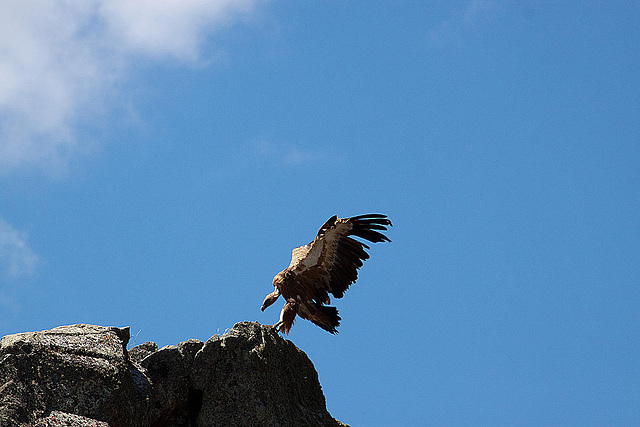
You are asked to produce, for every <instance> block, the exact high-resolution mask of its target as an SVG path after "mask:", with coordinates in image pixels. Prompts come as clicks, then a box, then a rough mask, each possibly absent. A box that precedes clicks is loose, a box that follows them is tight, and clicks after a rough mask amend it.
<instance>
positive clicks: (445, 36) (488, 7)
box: [429, 0, 500, 47]
mask: <svg viewBox="0 0 640 427" xmlns="http://www.w3.org/2000/svg"><path fill="white" fill-rule="evenodd" d="M499 10H500V7H499V6H498V4H497V3H496V2H495V1H492V0H470V1H469V2H467V3H466V4H465V5H464V7H462V8H460V9H457V10H455V11H454V12H452V13H451V15H450V17H449V18H447V19H446V20H444V21H442V22H441V23H440V24H439V25H436V26H434V27H433V28H431V29H430V30H429V43H430V44H432V45H435V46H438V47H442V46H443V45H446V44H449V43H460V42H461V41H462V40H463V39H464V36H465V33H467V32H468V31H469V30H471V29H475V28H477V27H478V25H479V24H480V23H482V22H484V21H485V20H486V19H487V18H489V17H490V16H491V15H493V14H495V13H496V12H498V11H499Z"/></svg>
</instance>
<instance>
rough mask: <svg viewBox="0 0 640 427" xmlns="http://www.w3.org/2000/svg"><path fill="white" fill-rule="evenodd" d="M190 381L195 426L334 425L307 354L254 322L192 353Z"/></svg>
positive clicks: (231, 331) (237, 328)
mask: <svg viewBox="0 0 640 427" xmlns="http://www.w3.org/2000/svg"><path fill="white" fill-rule="evenodd" d="M191 380H192V384H193V387H194V389H195V390H197V391H200V392H201V393H202V408H201V409H200V411H199V415H198V419H197V421H198V423H197V425H202V426H232V425H238V426H239V425H247V426H283V425H291V426H329V425H339V424H338V423H337V422H336V421H335V420H334V419H333V418H332V417H331V415H330V414H329V412H327V409H326V403H325V399H324V394H323V393H322V388H321V387H320V382H319V381H318V373H317V372H316V370H315V368H314V367H313V364H312V363H311V360H309V358H308V357H307V355H306V354H305V353H304V352H303V351H302V350H300V349H299V348H298V347H296V346H295V345H294V344H293V343H292V342H291V341H287V340H285V339H283V338H282V337H280V336H279V335H278V334H277V333H276V332H275V331H274V329H273V328H271V327H263V326H260V325H259V324H258V323H255V322H243V323H237V324H236V325H235V326H234V327H233V329H231V330H230V331H229V332H228V333H227V334H225V335H223V336H222V337H218V336H217V335H214V336H213V337H212V338H210V339H209V340H208V341H207V342H206V343H205V344H204V346H203V347H202V349H201V350H200V351H199V352H198V353H197V354H196V357H195V360H194V363H193V369H192V373H191Z"/></svg>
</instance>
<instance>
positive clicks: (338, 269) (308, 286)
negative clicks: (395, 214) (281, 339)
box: [260, 214, 393, 335]
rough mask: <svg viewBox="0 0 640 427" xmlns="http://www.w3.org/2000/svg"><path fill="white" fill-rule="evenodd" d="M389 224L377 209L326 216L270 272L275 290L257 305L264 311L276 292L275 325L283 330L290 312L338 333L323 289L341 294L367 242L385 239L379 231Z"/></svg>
mask: <svg viewBox="0 0 640 427" xmlns="http://www.w3.org/2000/svg"><path fill="white" fill-rule="evenodd" d="M388 226H389V227H392V226H393V224H391V221H390V220H389V219H388V218H387V216H386V215H383V214H365V215H358V216H353V217H350V218H338V216H337V215H334V216H332V217H331V218H329V219H328V220H327V222H325V223H324V225H323V226H322V227H320V230H319V231H318V234H317V235H316V237H315V239H314V240H313V241H312V242H311V243H309V244H308V245H305V246H300V247H297V248H295V249H294V250H293V251H292V252H291V263H290V264H289V267H287V268H285V269H284V270H282V271H281V272H280V273H278V274H276V276H275V277H274V278H273V286H274V288H275V290H274V291H273V292H271V293H270V294H269V295H267V296H266V297H265V299H264V302H263V303H262V307H261V308H260V310H262V311H264V310H265V309H266V308H267V307H269V306H270V305H272V304H273V303H274V302H276V300H277V299H278V298H279V297H280V296H282V297H283V298H284V300H285V304H284V307H282V311H281V312H280V320H279V321H278V322H277V323H276V324H275V325H273V327H274V328H275V329H276V331H278V332H280V333H285V334H287V335H288V334H289V331H290V330H291V327H292V326H293V322H294V320H295V318H296V315H298V316H300V317H302V318H303V319H306V320H309V321H311V322H313V323H315V324H316V325H318V326H319V327H321V328H322V329H324V330H325V331H327V332H330V333H332V334H336V333H338V330H337V327H338V326H340V320H341V318H340V316H338V309H337V308H335V307H332V306H329V305H327V304H330V303H331V299H330V296H329V295H332V296H333V297H335V298H342V297H343V296H344V293H345V291H346V290H347V289H348V288H349V286H351V285H352V284H354V283H355V281H356V280H357V278H358V269H359V268H360V267H362V265H363V262H364V261H365V260H367V259H369V254H368V253H367V252H366V250H368V249H370V248H369V246H368V245H367V244H365V243H364V242H362V241H360V240H357V239H355V238H353V237H351V236H354V237H358V238H360V239H362V240H365V241H369V242H371V243H379V242H391V240H390V239H389V238H388V237H387V236H385V235H384V234H382V233H381V231H387V227H388Z"/></svg>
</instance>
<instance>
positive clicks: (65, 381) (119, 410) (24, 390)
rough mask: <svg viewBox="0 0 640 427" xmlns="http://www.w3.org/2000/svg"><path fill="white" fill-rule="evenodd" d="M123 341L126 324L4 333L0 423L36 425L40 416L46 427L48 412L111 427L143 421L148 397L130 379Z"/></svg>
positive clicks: (0, 359) (0, 355) (132, 368)
mask: <svg viewBox="0 0 640 427" xmlns="http://www.w3.org/2000/svg"><path fill="white" fill-rule="evenodd" d="M128 341H129V329H128V328H108V327H103V326H93V325H74V326H61V327H59V328H54V329H52V330H50V331H42V332H28V333H22V334H15V335H8V336H6V337H4V338H3V339H2V341H1V342H0V384H1V385H0V396H1V397H0V425H2V426H5V425H7V426H19V425H35V424H36V422H37V420H39V419H43V420H42V422H43V423H45V424H42V425H48V424H46V423H47V422H49V421H46V418H50V419H51V414H52V412H53V411H58V412H60V413H67V414H75V415H80V416H82V417H87V418H89V419H94V420H98V421H106V422H108V423H109V424H110V425H114V426H118V425H132V424H131V423H132V422H133V423H135V424H136V425H144V424H145V423H146V422H147V421H148V420H147V418H146V415H147V411H146V406H147V403H146V402H147V401H148V396H147V395H146V394H145V389H144V388H141V387H140V385H139V384H136V383H135V381H134V378H135V375H136V372H135V371H137V368H136V367H135V366H134V365H132V364H131V363H130V362H129V360H128V354H127V350H126V344H127V342H128ZM138 374H139V372H138ZM54 416H55V415H54ZM49 424H51V423H49ZM71 425H73V424H71ZM86 425H91V424H86ZM93 425H96V424H93Z"/></svg>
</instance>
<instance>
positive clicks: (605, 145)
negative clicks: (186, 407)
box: [0, 0, 640, 426]
mask: <svg viewBox="0 0 640 427" xmlns="http://www.w3.org/2000/svg"><path fill="white" fill-rule="evenodd" d="M639 5H640V3H637V2H631V1H630V2H627V1H614V2H578V1H567V2H550V1H533V0H524V1H508V0H504V1H503V0H463V1H394V2H392V1H377V0H373V1H366V2H362V1H352V2H342V1H329V0H327V1H309V2H298V1H286V0H280V1H278V0H272V1H268V2H266V1H252V0H219V1H205V0H186V1H185V0H182V1H177V0H154V1H148V0H138V1H135V2H130V1H125V0H111V1H99V0H94V1H85V0H67V1H60V2H44V3H43V2H39V1H38V2H36V1H35V0H20V1H17V0H16V1H12V0H8V1H3V2H1V3H0V336H4V335H7V334H11V333H17V332H26V331H39V330H45V329H50V328H53V327H56V326H60V325H69V324H76V323H91V324H98V325H115V326H127V325H128V326H130V327H131V334H132V338H131V343H130V346H134V345H137V344H141V343H143V342H145V341H154V342H156V343H157V344H158V345H159V346H164V345H169V344H177V343H179V342H181V341H185V340H187V339H189V338H197V339H200V340H203V341H205V340H207V339H208V338H209V337H211V336H212V335H214V334H221V333H224V332H225V331H226V330H228V329H229V328H231V327H232V326H233V325H234V324H235V323H236V322H240V321H247V320H251V321H259V322H261V323H263V324H273V323H275V322H276V321H277V319H278V316H279V310H280V307H281V306H282V300H280V302H278V303H276V304H274V305H273V306H272V307H270V308H269V309H267V310H266V311H265V312H264V313H262V312H260V305H261V303H262V300H263V298H264V296H265V295H266V294H267V293H269V292H271V291H272V289H273V288H272V283H271V281H272V278H273V276H274V275H275V274H276V273H278V272H279V271H280V270H282V269H284V268H285V267H287V266H288V265H289V261H290V256H291V250H292V249H293V248H294V247H296V246H300V245H303V244H306V243H308V242H310V241H311V240H312V239H313V238H314V237H315V233H316V232H317V230H318V228H319V227H320V226H321V225H322V224H323V223H324V221H326V220H327V219H328V218H329V217H330V216H332V215H334V214H337V215H338V216H340V217H347V216H352V215H358V214H364V213H371V212H381V213H385V214H387V215H389V217H390V219H391V220H392V221H393V224H394V227H393V228H392V229H391V230H390V231H389V232H388V236H389V237H390V238H391V240H392V242H391V243H379V244H375V245H372V248H371V251H370V254H371V259H370V260H368V261H367V262H366V263H365V265H364V267H363V268H362V269H361V270H360V275H359V279H358V281H357V283H356V284H355V285H353V286H352V287H351V288H350V289H349V291H348V292H347V293H346V294H345V297H344V298H343V299H340V300H334V301H333V303H334V304H335V305H336V306H337V307H338V309H339V310H340V316H341V317H342V325H341V326H340V328H339V331H340V333H339V334H338V335H335V336H334V335H331V334H328V333H327V332H325V331H323V330H322V329H320V328H318V327H316V326H315V325H313V324H311V323H309V322H306V321H303V320H300V319H298V321H297V322H296V324H295V326H294V327H293V329H292V331H291V333H290V334H289V336H288V337H287V338H288V339H290V340H291V341H293V342H294V343H295V344H296V345H297V346H298V347H300V348H301V349H302V350H303V351H305V352H306V354H307V355H308V356H309V358H310V359H311V360H312V361H313V362H314V364H315V367H316V369H317V370H318V373H319V378H320V382H321V384H322V387H323V391H324V393H325V396H326V400H327V408H328V410H329V412H330V413H331V414H332V415H333V416H334V417H336V418H337V419H340V420H341V421H343V422H346V423H349V424H351V425H353V426H359V425H368V426H376V425H380V426H382V425H384V426H389V425H421V424H422V425H524V426H526V425H531V426H534V425H535V426H540V425H616V426H622V425H638V424H640V365H639V364H638V361H639V360H640V333H639V325H640V286H639V285H640V279H639V278H640V262H639V261H640V222H639V221H638V212H640V49H638V43H639V42H640V6H639Z"/></svg>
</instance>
